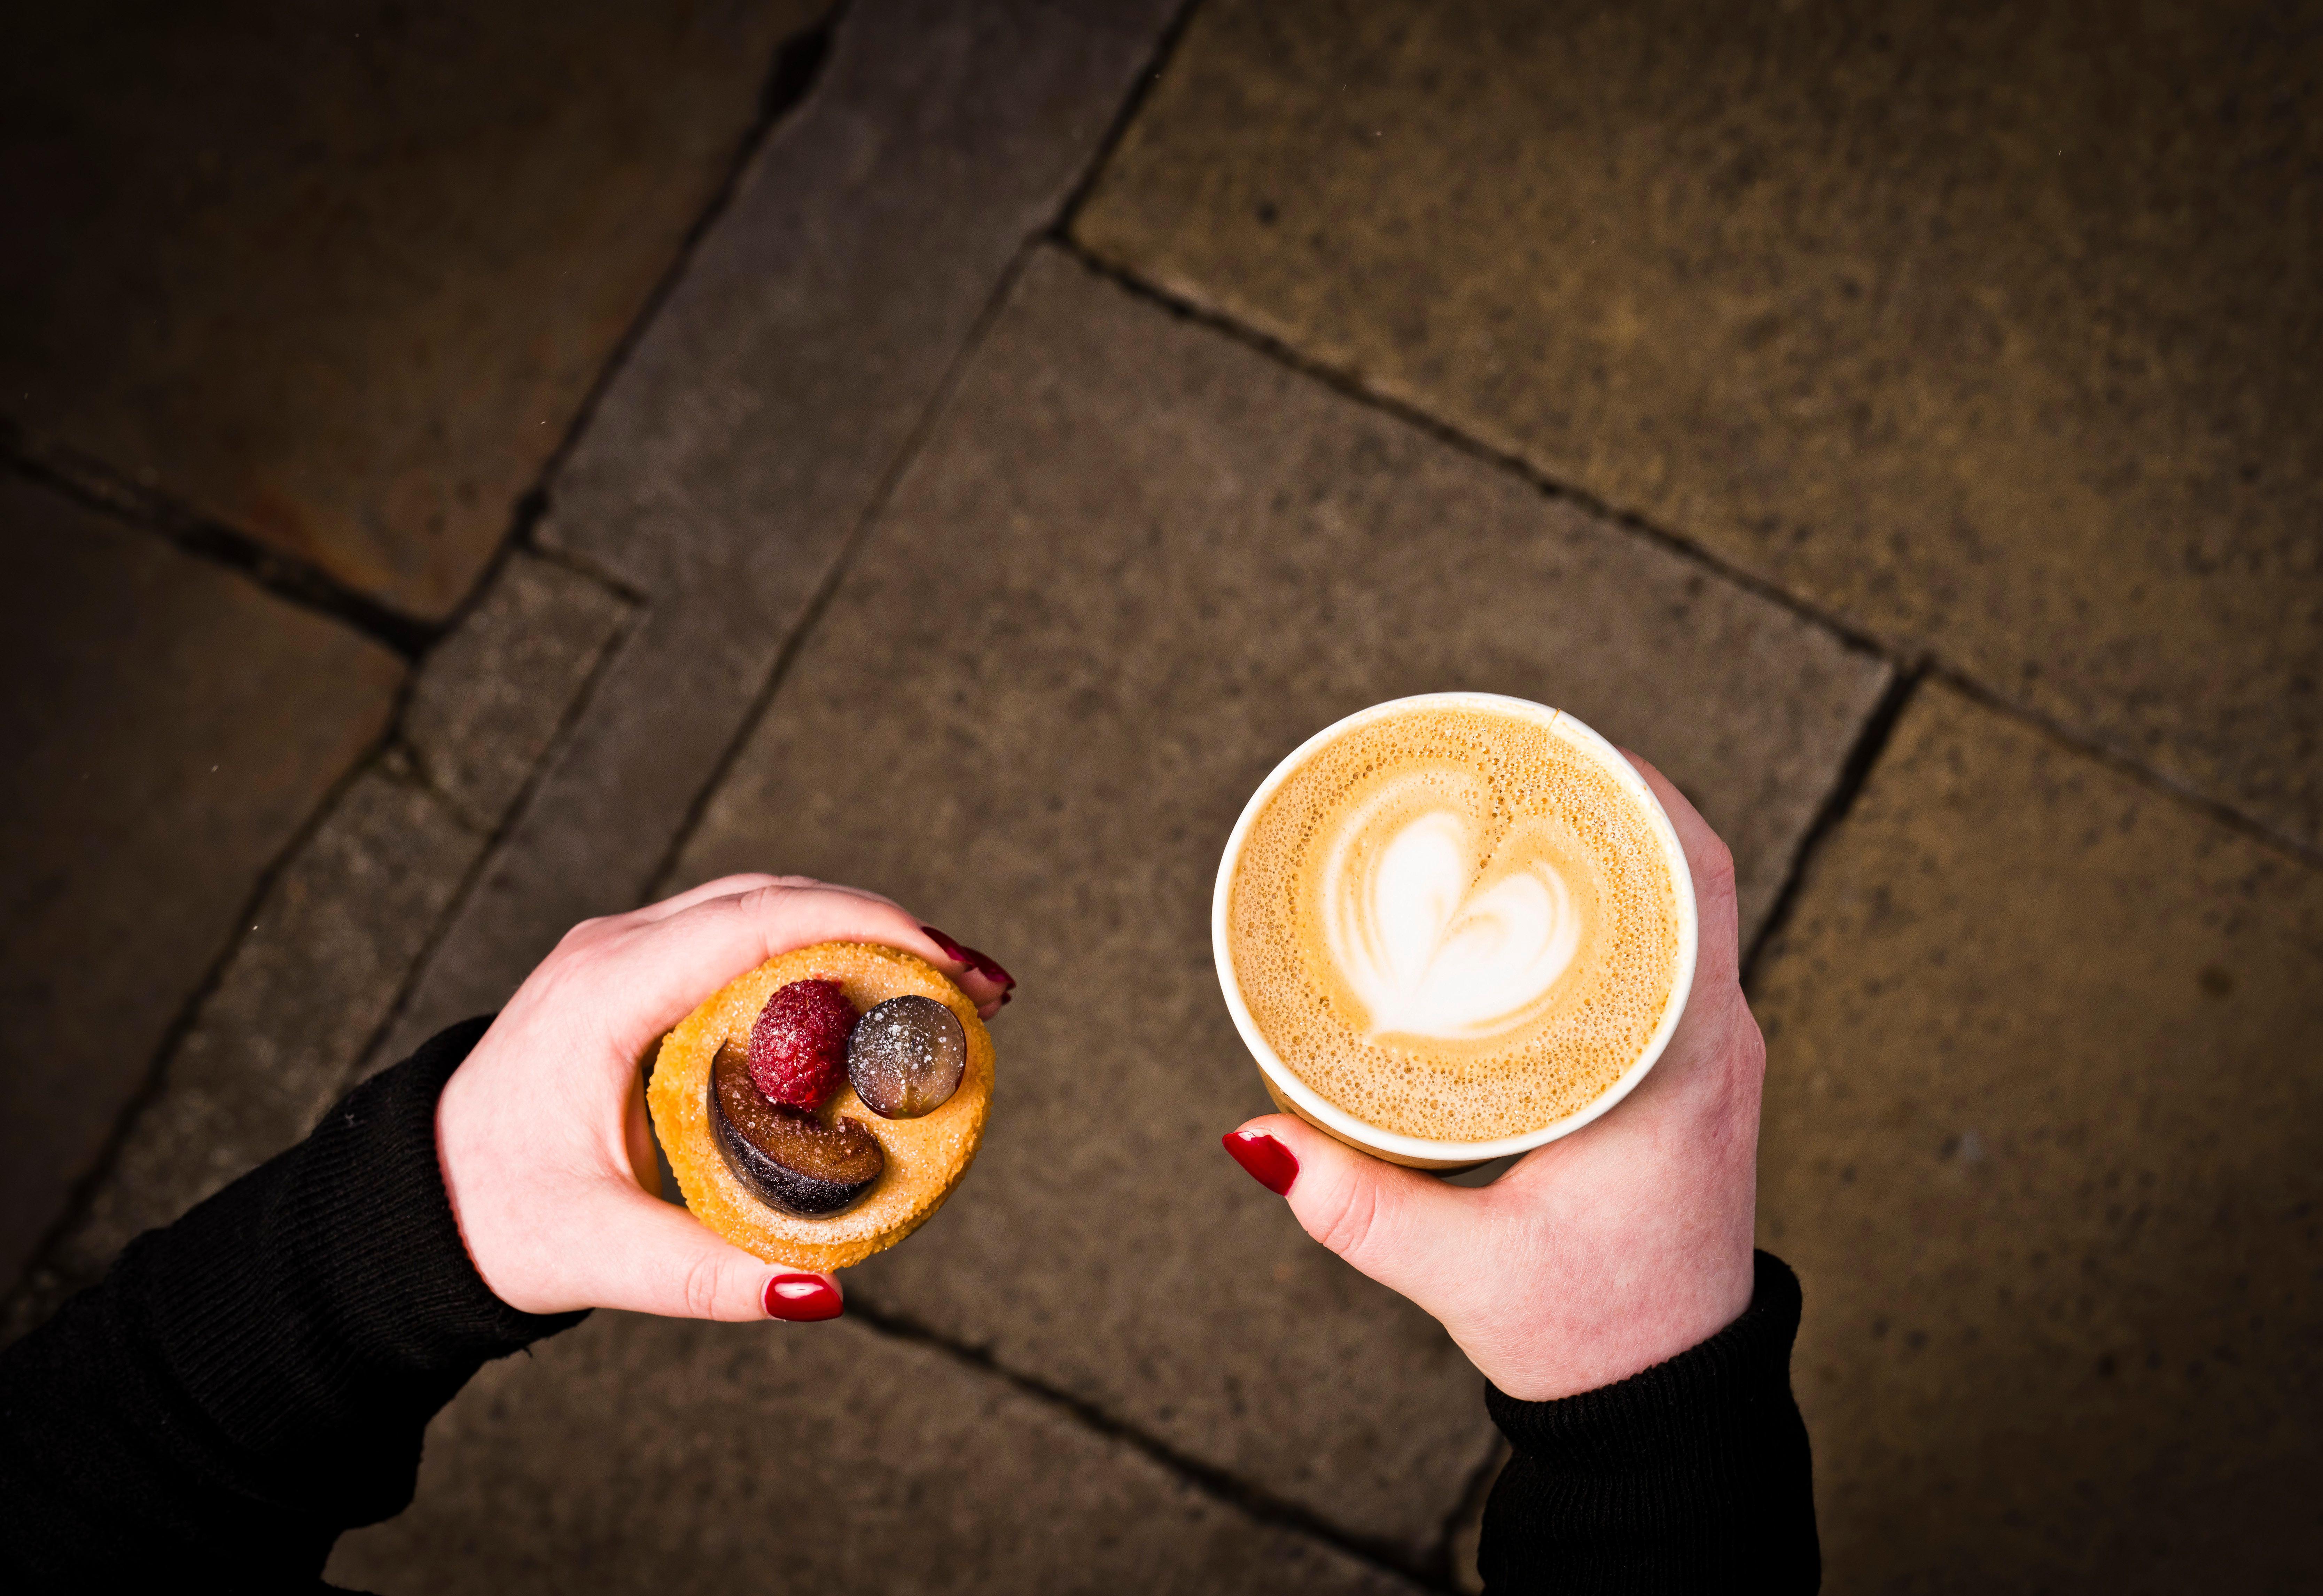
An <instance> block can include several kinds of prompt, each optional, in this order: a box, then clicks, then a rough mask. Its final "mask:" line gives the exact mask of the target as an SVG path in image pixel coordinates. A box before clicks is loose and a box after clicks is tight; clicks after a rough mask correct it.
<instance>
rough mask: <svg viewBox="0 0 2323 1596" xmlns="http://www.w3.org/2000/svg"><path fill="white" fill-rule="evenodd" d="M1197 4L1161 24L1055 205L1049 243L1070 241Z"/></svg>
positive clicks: (1193, 0)
mask: <svg viewBox="0 0 2323 1596" xmlns="http://www.w3.org/2000/svg"><path fill="white" fill-rule="evenodd" d="M1200 4H1201V0H1184V3H1183V4H1182V5H1180V6H1179V7H1178V9H1177V11H1176V12H1175V13H1174V14H1172V15H1171V18H1170V20H1169V22H1167V23H1164V24H1163V25H1162V28H1161V32H1160V33H1159V34H1158V35H1157V36H1156V37H1155V39H1154V41H1153V54H1152V59H1151V60H1148V61H1147V62H1146V63H1145V69H1144V70H1143V71H1142V72H1140V73H1139V74H1138V75H1137V81H1136V83H1135V84H1134V85H1133V86H1132V87H1131V88H1130V91H1129V93H1128V94H1127V95H1125V96H1123V98H1122V102H1121V107H1120V109H1119V110H1117V111H1116V112H1115V113H1114V116H1113V121H1112V123H1111V124H1108V125H1107V126H1106V130H1105V136H1104V137H1103V138H1101V139H1099V140H1098V141H1097V151H1096V152H1095V153H1094V154H1093V155H1091V156H1090V158H1089V163H1088V168H1087V169H1086V170H1083V171H1082V173H1081V176H1080V180H1079V182H1077V183H1075V184H1074V185H1073V187H1072V191H1071V192H1070V193H1069V194H1067V195H1066V196H1065V203H1064V204H1063V205H1061V206H1059V207H1058V209H1057V219H1056V222H1055V225H1053V226H1051V228H1050V229H1049V231H1048V233H1047V234H1045V236H1046V237H1047V238H1048V239H1049V240H1050V241H1051V242H1052V243H1066V242H1067V241H1068V240H1069V238H1070V234H1071V232H1072V228H1073V224H1074V223H1075V222H1076V221H1078V220H1079V216H1080V214H1081V207H1082V206H1084V205H1086V204H1087V203H1088V197H1089V196H1090V195H1091V194H1092V193H1094V192H1095V191H1096V189H1097V179H1100V178H1102V177H1103V176H1104V175H1105V169H1106V167H1108V166H1110V165H1111V164H1113V152H1114V151H1116V150H1117V149H1119V148H1120V147H1121V141H1122V140H1123V139H1124V138H1125V137H1127V136H1128V133H1129V129H1130V125H1131V124H1133V123H1134V122H1135V121H1136V120H1137V115H1138V113H1139V112H1141V111H1143V109H1144V108H1145V101H1146V98H1147V96H1149V95H1151V94H1152V91H1153V86H1154V85H1155V84H1156V83H1158V82H1160V81H1161V74H1162V73H1164V72H1166V71H1168V70H1169V69H1170V59H1171V57H1172V56H1173V55H1175V54H1176V53H1177V51H1178V44H1179V41H1180V40H1182V39H1183V38H1184V37H1185V36H1186V25H1187V24H1188V23H1190V22H1192V21H1193V20H1194V11H1195V8H1196V7H1197V6H1198V5H1200Z"/></svg>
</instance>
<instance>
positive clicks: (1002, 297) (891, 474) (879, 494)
mask: <svg viewBox="0 0 2323 1596" xmlns="http://www.w3.org/2000/svg"><path fill="white" fill-rule="evenodd" d="M1040 247H1041V244H1040V243H1039V241H1038V240H1037V239H1036V240H1033V241H1028V242H1027V243H1026V244H1025V245H1024V247H1023V248H1021V249H1019V250H1018V251H1017V252H1016V253H1015V255H1013V256H1012V257H1010V259H1009V261H1008V264H1007V266H1006V268H1005V269H1004V270H1003V271H1001V273H1000V276H999V278H998V280H996V281H995V282H994V283H993V285H992V291H991V293H990V294H989V295H987V297H986V298H985V301H984V307H983V308H982V309H981V310H979V311H978V312H977V316H976V320H975V321H974V322H973V323H971V324H970V325H969V329H968V335H967V336H966V337H964V338H962V339H961V340H960V347H959V348H957V349H955V350H953V351H952V355H951V359H950V361H949V362H946V364H945V366H944V372H943V375H942V377H941V379H939V380H938V381H937V383H936V386H935V390H934V391H933V392H932V393H931V394H930V395H929V396H928V400H927V403H926V404H925V405H923V407H922V408H921V410H920V414H919V416H918V417H916V418H915V419H914V421H913V423H912V428H911V430H910V431H909V432H907V433H906V434H904V441H903V442H902V443H901V444H900V445H897V446H896V449H895V458H893V459H892V460H890V461H889V462H888V463H887V467H886V470H885V471H883V472H880V474H879V480H878V482H877V484H876V485H875V486H874V487H873V488H872V490H871V494H870V497H869V498H868V499H867V500H865V501H864V504H863V509H862V511H861V513H860V514H859V515H858V516H857V517H856V518H855V525H854V526H853V527H850V528H849V530H848V534H847V538H846V541H844V542H843V543H841V544H840V546H839V552H838V553H837V554H836V555H832V556H831V564H830V566H829V568H828V569H827V570H825V571H824V573H823V576H822V582H819V583H817V584H816V587H815V590H814V593H813V597H811V598H809V599H808V601H807V602H806V605H805V607H804V608H803V610H800V612H799V618H798V621H797V624H796V625H794V626H793V627H792V628H791V630H790V635H789V636H788V637H785V638H784V639H783V647H782V651H781V652H780V653H778V654H777V655H776V656H775V663H774V665H773V666H772V667H771V668H770V669H769V670H768V671H767V679H766V680H765V681H764V682H763V683H760V684H759V687H758V693H756V695H754V696H753V697H752V699H751V700H750V706H749V708H748V710H747V711H744V712H743V715H742V719H741V720H740V721H739V723H738V724H737V725H736V726H735V728H734V734H733V736H731V737H730V738H728V739H727V741H726V746H725V748H722V749H721V750H720V751H719V755H718V758H717V760H716V762H715V763H714V764H712V766H711V768H710V771H709V774H708V775H705V776H704V777H703V778H702V784H701V785H700V786H699V787H697V788H696V789H695V790H694V793H693V800H692V801H691V802H690V803H687V804H686V806H685V814H684V819H683V820H681V821H679V823H678V826H677V829H676V830H675V832H673V833H672V834H671V837H670V839H669V845H668V847H666V848H664V849H663V850H662V854H661V857H660V858H658V859H657V860H656V861H655V864H654V867H653V872H652V874H651V875H650V876H648V877H647V879H646V880H645V881H643V882H642V883H640V884H639V896H640V900H641V901H646V902H650V901H651V900H652V899H653V898H654V897H655V895H656V894H657V893H659V892H660V891H661V890H662V889H663V888H664V887H665V885H666V884H667V883H668V881H669V879H670V877H671V876H672V875H673V874H674V873H675V871H676V869H677V867H678V864H679V861H680V860H682V859H683V858H684V857H685V850H686V847H687V845H688V844H690V843H691V842H692V841H693V835H694V833H695V832H696V831H698V830H701V827H702V817H703V816H704V815H705V814H707V813H708V812H709V811H710V805H711V803H712V801H713V800H714V799H715V798H716V797H717V794H718V790H719V789H720V788H721V787H722V786H723V785H725V783H726V778H727V776H728V775H730V774H731V773H732V771H733V769H734V765H735V762H736V761H737V760H738V759H739V758H740V757H741V755H742V750H743V749H744V748H748V746H749V742H750V738H751V737H752V736H753V734H755V733H756V732H757V730H758V724H759V722H760V721H762V720H765V719H766V716H767V710H768V708H769V707H770V706H771V705H772V704H773V703H774V702H775V695H776V693H779V692H780V691H781V690H782V685H783V683H784V681H785V679H786V678H787V677H788V676H789V674H790V671H791V666H792V665H793V664H794V663H795V662H796V660H797V659H798V656H799V652H800V650H802V649H803V648H804V647H806V642H807V639H808V638H809V637H813V635H814V628H815V624H816V623H817V622H818V621H820V620H821V619H822V616H823V612H824V611H825V610H828V609H830V607H831V600H832V599H833V598H835V597H836V596H837V595H838V592H839V589H840V584H841V583H842V582H845V581H846V580H847V573H848V571H849V568H850V567H851V566H852V565H853V564H854V563H855V556H856V555H857V554H858V552H859V551H860V550H861V548H862V546H863V543H864V540H865V539H866V538H867V537H869V536H870V533H871V528H872V527H874V526H876V525H877V524H878V520H879V518H880V517H881V516H882V515H883V514H884V513H886V508H887V503H888V500H890V499H892V498H893V497H894V496H895V485H896V483H898V482H901V481H903V478H904V472H906V471H908V470H910V469H911V464H912V462H913V461H914V459H916V458H918V456H919V453H920V449H921V446H922V445H924V444H925V443H926V442H927V440H928V437H929V436H930V435H931V434H932V433H933V432H934V431H935V429H936V425H937V423H938V422H939V421H941V419H942V418H943V414H944V412H945V410H947V409H948V408H950V405H951V399H952V395H953V394H954V393H956V392H957V391H958V390H959V388H960V379H961V377H962V376H963V375H964V374H965V373H966V371H968V368H969V365H970V364H971V363H973V362H974V361H975V359H976V354H977V352H978V350H980V349H982V348H983V347H984V341H985V339H986V338H987V336H988V335H990V333H991V330H992V327H993V325H994V324H995V323H996V322H997V321H998V320H999V319H1000V316H1001V314H1002V312H1003V311H1004V310H1005V308H1006V307H1007V304H1008V300H1009V297H1010V296H1011V295H1012V294H1013V293H1014V292H1015V288H1016V280H1017V279H1018V278H1020V277H1022V276H1023V275H1024V267H1025V264H1026V262H1027V261H1030V260H1031V259H1032V254H1033V250H1035V249H1038V248H1040Z"/></svg>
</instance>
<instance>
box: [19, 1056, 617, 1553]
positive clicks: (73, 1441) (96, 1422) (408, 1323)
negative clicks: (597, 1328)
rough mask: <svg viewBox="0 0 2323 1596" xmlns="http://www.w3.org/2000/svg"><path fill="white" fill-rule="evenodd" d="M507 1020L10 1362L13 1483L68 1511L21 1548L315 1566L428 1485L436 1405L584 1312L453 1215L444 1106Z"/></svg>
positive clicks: (311, 1146)
mask: <svg viewBox="0 0 2323 1596" xmlns="http://www.w3.org/2000/svg"><path fill="white" fill-rule="evenodd" d="M488 1024H489V1021H487V1020H472V1021H469V1022H467V1023H464V1024H461V1025H456V1026H454V1027H452V1028H451V1029H450V1030H448V1031H445V1032H442V1033H440V1034H439V1035H437V1036H436V1037H435V1038H434V1039H433V1040H432V1041H429V1042H428V1043H427V1045H426V1046H425V1047H423V1048H421V1049H420V1050H419V1051H418V1053H416V1054H415V1055H413V1056H412V1057H411V1058H410V1059H407V1060H405V1061H404V1062H403V1063H401V1064H399V1065H397V1066H395V1067H394V1068H393V1069H388V1070H385V1071H383V1072H381V1074H379V1075H377V1076H374V1077H373V1078H372V1079H370V1080H368V1081H366V1082H364V1083H363V1085H362V1086H360V1087H356V1088H355V1090H354V1091H353V1092H352V1093H350V1094H349V1095H348V1096H346V1097H345V1098H344V1099H343V1100H342V1101H341V1102H339V1104H338V1105H336V1106H335V1107H334V1108H332V1109H331V1111H330V1112H329V1113H328V1114H326V1115H325V1116H324V1118H323V1120H322V1123H321V1124H318V1125H317V1127H316V1129H315V1132H314V1133H313V1134H312V1135H310V1136H308V1139H307V1140H306V1141H304V1142H300V1143H299V1144H298V1145H297V1146H296V1147H293V1148H291V1149H289V1151H286V1152H283V1153H282V1154H280V1156H278V1157H276V1158H274V1159H272V1160H269V1161H268V1162H267V1163H265V1164H263V1165H262V1166H261V1167H260V1168H258V1169H254V1170H253V1171H252V1172H251V1173H250V1174H248V1175H246V1176H244V1177H243V1178H242V1179H240V1180H237V1181H235V1182H234V1184H233V1185H231V1186H229V1187H227V1188H225V1190H223V1191H221V1192H219V1193H218V1194H217V1195H216V1196H215V1197H211V1198H209V1199H208V1200H207V1201H206V1202H204V1203H202V1204H200V1205H199V1206H197V1207H195V1208H194V1209H193V1210H192V1211H191V1212H189V1213H188V1214H187V1215H185V1216H184V1217H183V1218H181V1219H179V1221H178V1222H177V1223H176V1224H174V1225H170V1226H168V1227H167V1228H165V1229H162V1230H158V1231H151V1232H148V1233H147V1234H144V1235H142V1236H140V1237H138V1238H137V1240H135V1241H134V1242H133V1243H130V1245H129V1247H128V1248H127V1250H126V1251H124V1253H123V1254H122V1257H121V1261H119V1262H118V1263H117V1264H116V1265H115V1268H114V1270H113V1272H112V1273H111V1274H110V1275H109V1276H107V1277H106V1280H105V1281H104V1282H103V1283H102V1284H101V1285H99V1286H97V1287H96V1288H95V1289H91V1290H89V1291H87V1292H84V1293H82V1294H81V1296H79V1297H78V1298H74V1299H73V1300H72V1301H71V1302H69V1303H68V1304H67V1305H66V1306H65V1307H64V1308H63V1309H61V1310H60V1312H59V1313H58V1315H57V1316H56V1317H55V1318H54V1319H52V1320H51V1321H50V1323H49V1324H48V1325H44V1326H42V1327H41V1329H40V1330H37V1331H35V1332H33V1333H32V1335H29V1336H27V1337H25V1338H24V1340H23V1341H22V1342H20V1343H18V1344H17V1345H15V1346H14V1347H12V1348H10V1349H9V1350H8V1352H7V1353H5V1356H0V1406H5V1413H6V1417H7V1419H8V1421H9V1423H8V1426H7V1427H8V1431H9V1433H8V1435H6V1437H5V1456H0V1476H5V1477H8V1482H9V1483H12V1484H15V1483H23V1484H26V1485H28V1486H31V1487H32V1488H33V1489H35V1490H37V1491H38V1492H39V1494H40V1495H41V1497H43V1498H45V1499H47V1500H45V1502H44V1504H43V1506H44V1508H45V1509H48V1515H49V1516H48V1518H47V1524H46V1527H45V1529H42V1530H39V1531H36V1532H34V1533H33V1534H32V1535H31V1536H30V1537H29V1538H30V1540H31V1542H32V1543H36V1544H27V1543H26V1540H25V1539H23V1538H19V1539H18V1540H17V1544H16V1545H15V1546H14V1548H13V1550H14V1553H15V1554H16V1555H21V1556H27V1557H29V1559H30V1561H31V1562H32V1563H33V1564H35V1565H36V1566H46V1567H47V1568H49V1569H50V1571H51V1572H54V1573H65V1572H67V1571H68V1570H69V1571H70V1572H72V1573H78V1574H82V1575H86V1574H87V1573H90V1572H91V1571H92V1570H93V1569H94V1568H96V1567H104V1566H115V1567H127V1566H136V1565H140V1564H147V1565H150V1564H157V1563H161V1562H162V1561H165V1560H166V1561H168V1562H170V1563H171V1564H174V1565H175V1566H176V1569H177V1571H178V1572H179V1573H181V1574H183V1573H192V1572H194V1571H195V1570H197V1569H200V1568H203V1567H238V1568H241V1569H243V1570H244V1571H246V1572H253V1573H254V1572H259V1571H261V1570H262V1571H263V1572H265V1573H269V1574H271V1575H273V1576H276V1577H283V1576H290V1577H302V1578H304V1579H307V1580H311V1579H313V1578H314V1577H315V1576H316V1575H317V1574H318V1573H320V1570H321V1567H322V1563H323V1560H324V1558H326V1556H327V1555H329V1550H330V1546H331V1543H332V1541H333V1540H334V1539H335V1537H336V1536H337V1535H338V1533H339V1532H340V1531H341V1530H344V1529H346V1528H350V1527H353V1526H355V1525H359V1524H369V1523H373V1522H376V1521H378V1520H379V1519H381V1518H389V1517H391V1516H392V1515H394V1514H395V1513H397V1512H399V1511H400V1510H401V1509H403V1507H404V1506H405V1505H406V1504H407V1503H409V1501H410V1500H411V1495H412V1491H413V1489H414V1487H415V1485H416V1483H417V1479H418V1464H419V1447H420V1440H421V1435H422V1433H423V1432H424V1431H425V1429H426V1427H427V1421H428V1420H429V1419H430V1418H431V1417H434V1416H435V1414H436V1410H437V1409H438V1408H441V1407H443V1405H444V1404H445V1402H446V1401H448V1400H449V1399H451V1397H452V1396H453V1394H454V1392H456V1391H457V1390H459V1389H460V1387H461V1386H462V1385H464V1384H465V1383H466V1381H467V1380H468V1379H469V1377H470V1376H471V1375H473V1373H474V1372H475V1371H476V1370H477V1369H478V1368H480V1367H481V1366H482V1364H483V1363H484V1362H486V1361H488V1360H490V1359H492V1358H497V1357H501V1356H505V1355H506V1354H508V1353H512V1352H515V1351H517V1350H518V1349H519V1348H521V1347H523V1346H525V1345H527V1344H529V1343H531V1342H533V1341H536V1340H537V1339H539V1338H540V1337H542V1336H544V1335H554V1334H556V1332H557V1331H559V1330H563V1329H565V1328H566V1327H567V1326H569V1325H574V1324H576V1323H578V1322H579V1321H580V1319H581V1318H583V1315H581V1314H561V1315H556V1316H546V1317H544V1316H536V1315H532V1314H525V1313H519V1312H518V1311H517V1310H516V1309H514V1308H511V1307H509V1306H508V1305H507V1304H505V1303H503V1302H501V1301H500V1299H499V1298H496V1297H494V1296H493V1295H492V1294H491V1289H489V1288H487V1287H486V1286H485V1284H484V1282H483V1280H482V1277H481V1276H479V1275H478V1274H477V1273H476V1270H475V1268H474V1266H473V1263H471V1262H470V1261H469V1258H468V1254H467V1250H466V1248H465V1247H464V1245H463V1244H462V1243H461V1240H460V1234H459V1229H458V1226H457V1225H456V1224H455V1223H454V1219H453V1216H452V1208H451V1202H450V1199H449V1198H448V1197H446V1196H445V1190H444V1181H443V1175H442V1170H441V1167H440V1166H439V1164H438V1163H437V1160H436V1099H437V1098H438V1097H439V1096H441V1094H442V1092H443V1088H444V1083H445V1081H446V1080H447V1079H449V1078H450V1077H451V1074H452V1072H453V1071H454V1069H457V1068H458V1067H459V1065H460V1062H461V1060H462V1059H464V1058H466V1057H467V1054H468V1050H470V1049H471V1048H473V1046H474V1045H475V1043H476V1041H478V1040H479V1039H480V1038H481V1037H482V1035H483V1032H484V1030H485V1028H486V1026H487V1025H488ZM28 1527H29V1526H23V1525H20V1526H19V1528H20V1530H21V1529H25V1528H28ZM278 1559H279V1561H278Z"/></svg>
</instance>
